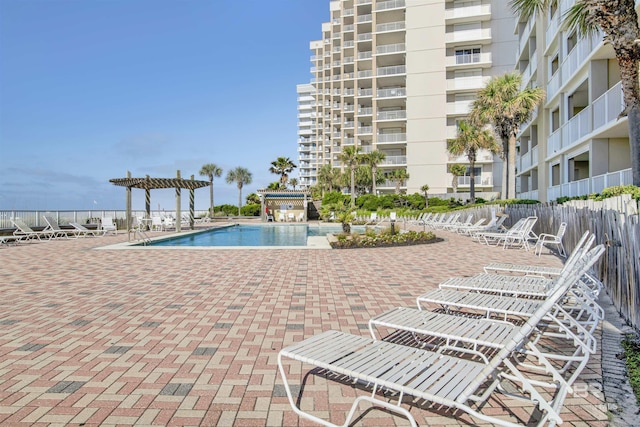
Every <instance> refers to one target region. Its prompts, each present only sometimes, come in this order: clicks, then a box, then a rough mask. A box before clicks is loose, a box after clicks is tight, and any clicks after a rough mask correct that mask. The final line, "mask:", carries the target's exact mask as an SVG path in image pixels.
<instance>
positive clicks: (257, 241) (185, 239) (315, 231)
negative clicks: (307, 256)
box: [146, 224, 342, 247]
mask: <svg viewBox="0 0 640 427" xmlns="http://www.w3.org/2000/svg"><path fill="white" fill-rule="evenodd" d="M340 231H342V227H341V226H340V225H331V226H326V225H322V226H318V225H313V226H311V225H308V224H282V225H275V224H274V225H271V224H266V225H245V224H240V225H234V226H230V227H223V228H216V229H213V230H207V231H203V232H200V233H192V234H189V235H185V236H178V237H172V238H170V239H163V240H158V241H153V242H151V243H147V244H146V246H267V247H269V246H276V247H282V246H307V242H308V240H309V238H310V237H323V236H326V235H327V234H333V233H339V232H340Z"/></svg>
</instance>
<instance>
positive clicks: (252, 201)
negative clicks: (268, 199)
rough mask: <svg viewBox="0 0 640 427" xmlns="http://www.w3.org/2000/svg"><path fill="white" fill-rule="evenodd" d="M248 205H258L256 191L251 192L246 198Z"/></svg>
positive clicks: (258, 200)
mask: <svg viewBox="0 0 640 427" xmlns="http://www.w3.org/2000/svg"><path fill="white" fill-rule="evenodd" d="M246 200H247V204H248V205H259V204H260V196H258V195H257V194H256V193H251V194H249V195H248V196H247V198H246Z"/></svg>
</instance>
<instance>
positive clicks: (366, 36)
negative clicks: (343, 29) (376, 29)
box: [358, 33, 373, 42]
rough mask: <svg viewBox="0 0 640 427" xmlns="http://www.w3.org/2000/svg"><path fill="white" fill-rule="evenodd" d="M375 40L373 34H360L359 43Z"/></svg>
mask: <svg viewBox="0 0 640 427" xmlns="http://www.w3.org/2000/svg"><path fill="white" fill-rule="evenodd" d="M371 39H373V34H372V33H363V34H358V41H359V42H366V41H368V40H371Z"/></svg>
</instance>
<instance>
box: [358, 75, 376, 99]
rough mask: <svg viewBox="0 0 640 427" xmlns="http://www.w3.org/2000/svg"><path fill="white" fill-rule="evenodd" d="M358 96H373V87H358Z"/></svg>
mask: <svg viewBox="0 0 640 427" xmlns="http://www.w3.org/2000/svg"><path fill="white" fill-rule="evenodd" d="M367 77H368V76H367ZM358 96H362V97H367V96H373V89H358Z"/></svg>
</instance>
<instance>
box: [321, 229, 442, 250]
mask: <svg viewBox="0 0 640 427" xmlns="http://www.w3.org/2000/svg"><path fill="white" fill-rule="evenodd" d="M328 238H329V244H330V245H331V247H332V248H334V249H355V248H380V247H392V246H410V245H424V244H428V243H437V242H442V241H443V240H444V239H442V238H439V237H437V236H436V235H435V234H433V233H432V232H430V231H427V232H425V231H402V232H400V231H399V230H392V229H391V228H385V229H383V230H380V231H376V230H375V229H373V228H367V229H366V231H365V233H364V234H359V233H340V234H333V235H330V236H328Z"/></svg>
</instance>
